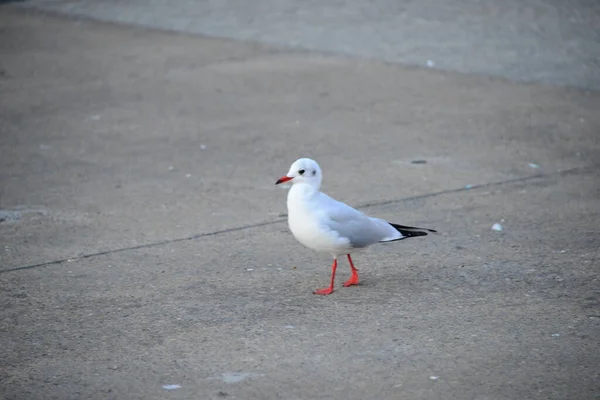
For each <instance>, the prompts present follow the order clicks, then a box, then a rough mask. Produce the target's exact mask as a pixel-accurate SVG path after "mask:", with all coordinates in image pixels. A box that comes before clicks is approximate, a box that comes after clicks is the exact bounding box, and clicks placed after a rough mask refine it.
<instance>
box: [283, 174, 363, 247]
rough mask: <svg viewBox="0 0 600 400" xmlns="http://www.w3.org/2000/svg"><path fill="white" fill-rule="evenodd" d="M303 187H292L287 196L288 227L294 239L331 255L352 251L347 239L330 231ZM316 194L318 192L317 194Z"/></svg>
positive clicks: (309, 194)
mask: <svg viewBox="0 0 600 400" xmlns="http://www.w3.org/2000/svg"><path fill="white" fill-rule="evenodd" d="M302 186H303V185H297V184H296V185H294V186H293V187H292V188H291V189H290V192H289V194H288V225H289V227H290V230H291V231H292V234H293V235H294V237H295V238H296V239H297V240H298V241H299V242H300V243H302V244H303V245H305V246H306V247H308V248H311V249H313V250H316V251H319V252H326V253H330V254H333V255H340V254H345V253H347V252H349V251H350V249H352V246H351V245H350V241H349V240H348V239H347V238H342V237H340V235H339V233H338V232H336V231H333V230H331V228H330V227H328V226H327V223H326V221H325V220H324V218H323V215H321V213H320V210H319V209H318V208H317V207H316V204H314V202H313V201H312V200H313V199H312V197H313V196H312V193H310V191H308V190H307V189H306V188H303V187H302ZM317 193H318V192H317Z"/></svg>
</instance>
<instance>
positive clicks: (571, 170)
mask: <svg viewBox="0 0 600 400" xmlns="http://www.w3.org/2000/svg"><path fill="white" fill-rule="evenodd" d="M597 167H598V166H597V165H593V166H583V167H574V168H569V169H565V170H559V171H554V172H548V173H540V174H535V175H529V176H525V177H520V178H513V179H506V180H502V181H496V182H488V183H480V184H474V185H469V186H465V187H460V188H456V189H448V190H442V191H439V192H432V193H426V194H421V195H417V196H410V197H403V198H400V199H393V200H382V201H374V202H368V203H363V204H359V205H357V206H356V208H359V209H360V208H369V207H375V206H382V205H389V204H395V203H402V202H405V201H413V200H419V199H427V198H431V197H436V196H441V195H446V194H453V193H460V192H467V191H473V190H477V189H485V188H490V187H496V186H503V185H510V184H513V183H520V182H527V181H532V180H536V179H542V178H548V177H551V176H564V175H571V174H577V173H585V172H588V171H593V170H595V169H597ZM279 217H280V218H278V219H276V220H272V221H263V222H258V223H255V224H248V225H243V226H238V227H234V228H228V229H222V230H218V231H212V232H206V233H198V234H194V235H190V236H185V237H181V238H176V239H168V240H160V241H157V242H151V243H146V244H140V245H137V246H129V247H122V248H119V249H112V250H106V251H100V252H96V253H88V254H84V255H81V256H75V257H70V258H64V259H60V260H52V261H46V262H42V263H38V264H31V265H24V266H19V267H14V268H9V269H5V270H0V274H4V273H7V272H14V271H23V270H27V269H34V268H39V267H47V266H50V265H56V264H62V263H65V262H72V261H77V260H81V259H85V258H92V257H98V256H103V255H107V254H114V253H120V252H123V251H129V250H138V249H146V248H150V247H157V246H163V245H167V244H171V243H178V242H185V241H190V240H196V239H201V238H204V237H209V236H217V235H222V234H226V233H231V232H238V231H243V230H247V229H254V228H260V227H263V226H269V225H275V224H278V223H281V222H285V219H284V218H285V217H287V214H280V215H279Z"/></svg>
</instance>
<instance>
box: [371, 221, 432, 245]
mask: <svg viewBox="0 0 600 400" xmlns="http://www.w3.org/2000/svg"><path fill="white" fill-rule="evenodd" d="M388 224H390V225H391V226H393V227H394V229H396V230H397V231H398V232H400V234H401V235H402V237H400V238H396V239H391V240H385V239H384V240H382V242H395V241H397V240H404V239H408V238H410V237H416V236H427V232H433V233H436V232H437V231H436V230H433V229H427V228H417V227H415V226H404V225H398V224H392V223H391V222H388Z"/></svg>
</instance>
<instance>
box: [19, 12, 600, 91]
mask: <svg viewBox="0 0 600 400" xmlns="http://www.w3.org/2000/svg"><path fill="white" fill-rule="evenodd" d="M23 4H24V5H26V6H29V7H35V8H38V9H43V10H50V11H55V12H60V13H66V14H70V15H80V16H86V17H92V18H96V19H100V20H104V21H115V22H121V23H125V24H135V25H141V26H147V27H152V28H160V29H168V30H174V31H180V32H188V33H196V34H203V35H208V36H216V37H226V38H233V39H242V40H252V41H257V42H261V43H269V44H275V45H283V46H288V47H290V46H291V47H295V48H302V49H308V50H318V51H324V52H334V53H340V54H348V55H353V56H359V57H366V58H371V59H379V60H385V61H389V62H394V63H402V64H407V65H417V66H425V65H428V62H429V64H431V63H432V65H433V66H434V67H435V68H440V69H444V70H452V71H460V72H467V73H478V74H484V75H494V76H502V77H505V78H509V79H514V80H519V81H536V82H544V83H549V84H560V85H567V86H577V87H582V88H595V89H600V2H598V1H596V0H569V1H564V0H504V1H501V2H498V1H490V0H418V1H416V0H400V1H398V0H394V1H392V0H373V1H368V2H363V1H355V0H310V1H301V2H298V1H290V0H254V1H251V2H249V1H245V0H227V1H209V0H201V1H198V0H193V1H190V0H184V1H162V0H129V1H112V2H106V1H98V0H29V1H27V2H25V3H23Z"/></svg>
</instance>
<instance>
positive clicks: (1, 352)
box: [0, 6, 600, 399]
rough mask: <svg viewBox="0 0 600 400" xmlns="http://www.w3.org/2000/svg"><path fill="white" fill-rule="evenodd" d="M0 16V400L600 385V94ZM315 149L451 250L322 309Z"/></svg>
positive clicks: (420, 244) (567, 390)
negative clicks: (314, 222)
mask: <svg viewBox="0 0 600 400" xmlns="http://www.w3.org/2000/svg"><path fill="white" fill-rule="evenodd" d="M0 10H1V12H0V29H1V32H2V34H1V35H0V68H1V69H0V72H1V77H0V92H1V93H2V95H1V96H0V131H1V134H0V154H1V155H2V156H1V157H0V179H1V184H0V210H1V211H2V213H0V217H1V218H0V219H2V220H3V221H2V222H0V246H1V247H0V250H1V251H0V266H1V268H2V270H1V272H0V302H1V304H2V307H1V311H0V313H1V314H0V316H1V320H0V343H1V346H0V359H1V360H2V364H1V365H0V397H4V398H7V399H23V398H26V399H48V398H56V399H69V398H73V399H81V398H98V399H106V398H113V399H135V398H140V399H154V398H156V399H162V398H186V399H187V398H206V399H210V398H215V399H217V398H238V399H253V398H261V399H277V398H285V399H315V398H331V399H338V398H344V399H365V398H381V399H397V398H410V399H446V398H453V399H455V398H459V399H463V398H464V399H515V398H519V399H565V398H577V399H593V398H597V397H598V395H599V394H600V385H599V384H598V382H599V381H600V376H599V373H598V371H599V370H600V369H599V368H598V367H599V366H600V357H599V356H598V354H600V353H599V351H598V350H599V348H598V343H599V339H600V334H599V333H598V332H599V327H598V324H599V323H600V300H599V299H600V297H599V289H598V267H599V262H598V256H599V255H600V252H599V250H598V249H599V248H600V232H599V228H598V226H599V222H600V202H599V201H598V199H599V198H600V182H599V180H598V172H599V167H598V160H599V159H600V136H598V131H599V128H600V115H599V114H598V113H597V110H598V104H600V93H599V92H594V91H585V90H579V89H567V88H558V87H551V86H539V85H527V84H516V83H510V82H506V81H504V80H501V79H492V78H486V77H483V76H470V75H464V74H455V73H449V72H443V71H436V70H427V69H415V68H406V67H401V66H398V65H390V64H386V63H383V62H379V61H376V60H374V61H366V60H357V59H349V58H346V57H342V56H335V55H331V56H327V55H323V54H314V53H310V52H297V51H294V50H290V49H286V48H283V47H271V46H268V45H262V44H252V43H245V42H239V41H233V40H224V39H213V38H202V37H194V36H187V35H180V34H175V33H165V32H160V31H153V30H148V29H141V28H131V27H124V26H115V25H111V24H103V23H96V22H90V21H87V20H78V19H73V18H61V17H54V16H49V15H43V14H38V13H30V12H26V11H23V10H22V9H17V8H14V7H12V6H11V7H6V6H4V7H2V9H0ZM304 155H306V156H311V157H314V158H316V159H317V160H319V161H320V162H321V165H322V166H323V168H324V173H325V190H326V191H327V192H328V193H329V194H332V195H333V196H335V197H337V198H339V199H341V200H344V201H346V202H348V203H350V204H352V205H362V206H363V209H364V210H365V211H367V212H369V213H371V214H374V215H377V216H380V217H383V218H388V219H390V220H395V221H398V222H400V223H406V224H421V225H425V226H430V227H433V228H437V229H439V230H440V234H439V235H436V236H429V237H427V238H423V239H422V240H421V239H415V240H413V241H406V242H403V243H397V244H394V245H388V246H380V247H376V248H373V249H372V250H371V251H369V252H366V253H364V254H361V255H360V256H358V257H356V260H355V261H356V264H357V267H358V268H360V269H361V273H362V278H363V282H362V284H361V285H360V286H358V287H352V288H348V289H344V288H339V289H338V290H337V291H336V292H335V293H334V294H333V295H332V296H328V297H317V296H314V295H312V294H311V292H312V290H314V289H315V288H317V287H319V286H322V285H323V284H324V283H325V282H327V279H328V274H329V259H328V258H327V256H321V255H317V254H313V253H311V252H310V251H308V250H306V249H304V248H302V247H301V246H300V245H299V244H297V243H296V242H295V241H294V239H293V238H292V237H291V235H290V234H289V233H288V230H287V227H286V224H285V222H284V218H282V217H281V216H280V215H281V214H283V213H285V195H286V192H285V190H282V189H281V188H279V187H275V186H274V185H273V183H274V181H275V179H277V178H278V177H279V176H281V175H282V174H283V173H285V172H286V171H287V169H288V167H289V164H290V163H291V162H292V161H293V160H294V159H296V158H297V157H299V156H304ZM414 160H426V163H425V164H413V163H412V161H414ZM469 185H473V186H469ZM494 223H501V224H502V225H503V227H504V229H503V231H502V232H494V231H492V230H491V226H492V225H493V224H494ZM97 253H101V254H97ZM94 254H96V255H94ZM61 260H65V261H61ZM66 260H69V261H66ZM342 271H344V268H343V267H342V268H341V271H340V280H341V279H343V278H344V276H343V275H344V274H343V272H342ZM163 385H179V386H180V387H175V388H172V387H169V386H167V387H166V388H165V387H163Z"/></svg>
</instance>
